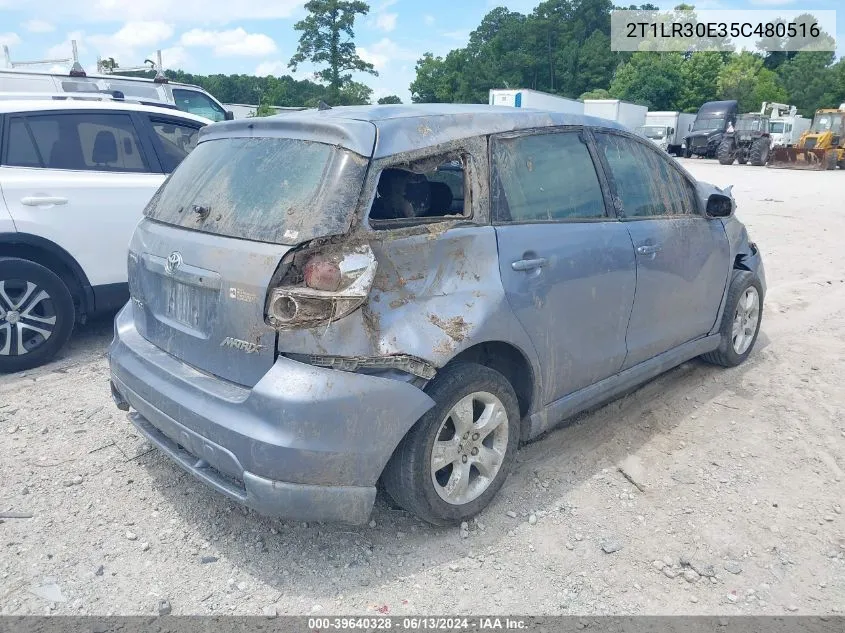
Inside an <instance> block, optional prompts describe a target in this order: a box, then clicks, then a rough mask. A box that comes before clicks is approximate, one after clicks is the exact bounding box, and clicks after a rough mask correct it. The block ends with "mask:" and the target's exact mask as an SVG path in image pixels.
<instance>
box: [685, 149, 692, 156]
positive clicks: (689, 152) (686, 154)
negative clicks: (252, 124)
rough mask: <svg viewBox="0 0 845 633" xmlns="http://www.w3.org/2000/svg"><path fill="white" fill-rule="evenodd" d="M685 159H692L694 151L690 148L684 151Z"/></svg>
mask: <svg viewBox="0 0 845 633" xmlns="http://www.w3.org/2000/svg"><path fill="white" fill-rule="evenodd" d="M684 158H692V150H691V149H690V148H689V147H687V148H686V149H685V150H684Z"/></svg>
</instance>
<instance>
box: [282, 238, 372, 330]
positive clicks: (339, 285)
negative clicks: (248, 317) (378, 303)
mask: <svg viewBox="0 0 845 633" xmlns="http://www.w3.org/2000/svg"><path fill="white" fill-rule="evenodd" d="M292 268H293V272H288V273H287V274H285V276H284V277H283V278H282V281H281V283H280V285H279V286H277V287H275V288H272V289H271V290H270V292H269V293H268V297H267V323H268V324H269V325H271V326H273V327H275V328H278V329H292V328H301V327H316V326H318V325H321V324H325V323H329V322H331V321H335V320H337V319H340V318H342V317H344V316H346V315H347V314H349V313H351V312H354V311H355V310H357V309H358V308H359V307H360V306H361V305H362V304H363V303H364V301H366V299H367V297H368V296H369V294H370V290H371V288H372V286H373V281H374V279H375V276H376V269H377V268H378V262H377V261H376V257H375V254H374V253H373V251H372V249H371V248H370V247H369V245H363V246H358V247H355V248H352V249H349V250H345V251H340V252H331V253H315V254H312V255H309V256H308V259H307V260H306V261H305V264H304V265H303V266H302V267H301V273H299V272H298V269H297V267H296V266H295V265H293V266H292ZM286 282H288V283H286ZM291 282H293V283H291Z"/></svg>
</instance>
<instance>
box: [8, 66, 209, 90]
mask: <svg viewBox="0 0 845 633" xmlns="http://www.w3.org/2000/svg"><path fill="white" fill-rule="evenodd" d="M0 73H14V74H16V75H38V76H41V77H60V78H62V79H67V78H69V77H70V78H71V79H76V80H80V81H84V80H85V79H105V80H115V79H117V80H120V81H137V82H139V83H148V84H150V83H156V84H158V85H165V84H164V82H156V80H155V79H150V78H149V77H132V76H130V75H99V74H94V73H85V75H83V76H80V77H73V76H72V75H70V73H68V72H60V73H51V72H46V71H38V70H26V69H21V68H0ZM166 85H168V86H178V87H179V88H193V89H195V90H199V91H200V92H206V91H205V89H204V88H203V87H202V86H198V85H196V84H186V83H183V82H181V81H172V80H170V79H168V80H167V83H166Z"/></svg>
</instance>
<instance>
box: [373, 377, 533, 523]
mask: <svg viewBox="0 0 845 633" xmlns="http://www.w3.org/2000/svg"><path fill="white" fill-rule="evenodd" d="M426 392H427V393H428V395H429V396H431V397H432V399H434V401H435V403H436V404H435V406H434V407H432V409H431V410H429V411H428V412H427V413H426V414H425V415H423V416H422V417H421V418H420V419H419V420H418V421H417V423H416V424H415V425H414V426H413V427H412V428H411V430H410V431H409V432H408V434H407V435H406V436H405V437H404V438H403V439H402V441H401V442H400V443H399V446H398V447H397V448H396V450H395V451H394V452H393V455H392V456H391V458H390V461H389V462H388V464H387V467H386V468H385V470H384V473H383V474H382V482H383V483H384V487H385V490H386V491H387V493H388V494H389V495H390V496H391V497H392V498H393V500H394V501H395V502H396V503H397V504H398V505H399V506H401V507H403V508H405V509H406V510H408V511H409V512H413V513H414V514H416V515H417V516H419V517H420V518H421V519H423V520H424V521H427V522H429V523H432V524H434V525H449V524H452V523H459V522H461V521H466V520H469V519H470V518H472V517H473V516H475V515H476V514H478V513H479V512H481V511H482V510H483V509H484V508H485V507H486V506H487V504H489V503H490V501H491V499H492V498H493V497H494V496H495V495H496V493H497V492H498V491H499V488H501V487H502V484H503V483H504V481H505V479H506V478H507V476H508V474H509V473H510V470H511V468H512V466H513V461H514V457H515V454H516V450H517V445H518V443H519V436H520V433H519V425H520V415H519V405H518V401H517V398H516V393H514V390H513V387H512V386H511V384H510V383H509V382H508V381H507V379H506V378H505V377H504V376H503V375H502V374H500V373H499V372H497V371H495V370H493V369H490V368H489V367H484V366H482V365H478V364H475V363H456V364H454V365H449V366H447V367H446V368H445V369H443V370H442V371H440V372H439V373H438V374H437V376H436V377H435V378H434V380H433V381H432V382H431V384H430V385H429V386H428V388H426ZM485 431H486V433H485ZM435 445H437V446H435ZM438 466H439V468H438Z"/></svg>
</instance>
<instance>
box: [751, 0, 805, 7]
mask: <svg viewBox="0 0 845 633" xmlns="http://www.w3.org/2000/svg"><path fill="white" fill-rule="evenodd" d="M794 1H795V0H750V2H751V4H755V5H758V6H760V5H763V6H783V5H785V4H792V3H793V2H794Z"/></svg>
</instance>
